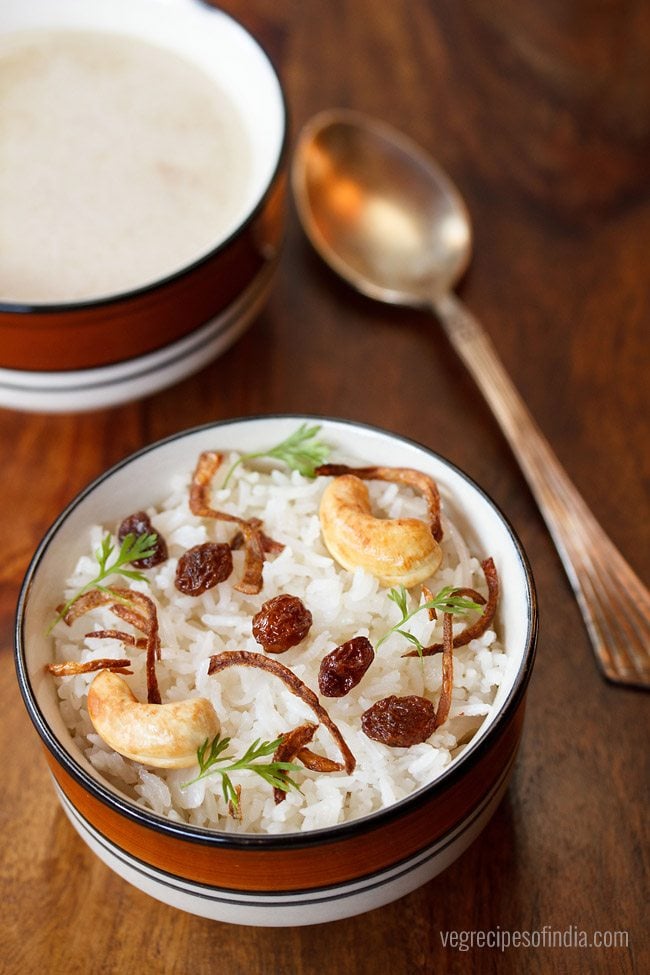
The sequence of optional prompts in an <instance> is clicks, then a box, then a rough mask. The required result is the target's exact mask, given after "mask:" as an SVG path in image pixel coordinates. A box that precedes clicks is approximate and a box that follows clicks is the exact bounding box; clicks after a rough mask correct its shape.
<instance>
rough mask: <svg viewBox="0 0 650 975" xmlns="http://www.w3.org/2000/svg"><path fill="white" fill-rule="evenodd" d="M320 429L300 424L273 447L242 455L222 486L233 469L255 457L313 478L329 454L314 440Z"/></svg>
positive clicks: (325, 446) (324, 447) (318, 441)
mask: <svg viewBox="0 0 650 975" xmlns="http://www.w3.org/2000/svg"><path fill="white" fill-rule="evenodd" d="M320 429H321V428H320V425H318V424H315V425H314V426H308V425H307V424H306V423H301V424H300V426H299V427H298V429H297V430H295V431H294V432H293V433H292V434H291V435H290V436H289V437H287V438H286V440H283V441H282V442H281V443H279V444H277V445H276V446H275V447H270V448H269V449H268V450H259V451H256V452H254V453H251V454H243V455H242V456H241V457H240V458H239V460H237V461H235V463H234V464H233V465H232V467H231V468H230V470H229V471H228V473H227V474H226V477H225V479H224V482H223V485H222V486H223V487H226V485H227V484H228V481H229V480H230V478H231V476H232V473H233V471H234V470H235V468H237V467H239V465H240V464H244V463H246V461H249V460H253V459H255V458H257V457H272V458H274V459H275V460H280V461H282V462H283V463H285V464H286V465H287V467H289V468H291V470H292V471H298V472H299V473H300V474H302V475H303V477H315V476H316V468H317V467H318V466H319V464H322V463H323V461H324V460H326V459H327V456H328V455H329V452H330V448H329V447H328V446H327V444H325V443H323V442H322V441H320V440H316V436H317V434H318V432H319V430H320Z"/></svg>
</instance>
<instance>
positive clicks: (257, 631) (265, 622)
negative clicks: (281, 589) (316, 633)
mask: <svg viewBox="0 0 650 975" xmlns="http://www.w3.org/2000/svg"><path fill="white" fill-rule="evenodd" d="M311 624H312V615H311V613H310V612H309V610H308V609H307V607H306V606H305V605H304V603H303V602H302V600H300V599H299V598H298V597H297V596H290V595H289V594H288V593H282V594H281V595H279V596H274V597H273V599H269V600H267V602H265V603H264V605H263V606H262V608H261V609H260V611H259V613H256V614H255V616H254V617H253V636H254V637H255V639H256V640H257V642H258V643H259V644H260V646H261V647H263V648H264V650H266V652H267V653H284V652H285V650H288V649H289V648H290V647H295V646H296V644H298V643H300V641H301V640H304V639H305V637H306V636H307V634H308V633H309V628H310V627H311Z"/></svg>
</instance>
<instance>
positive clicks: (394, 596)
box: [375, 586, 481, 656]
mask: <svg viewBox="0 0 650 975" xmlns="http://www.w3.org/2000/svg"><path fill="white" fill-rule="evenodd" d="M455 592H456V589H455V587H454V586H445V587H444V588H443V589H441V590H440V592H438V593H437V594H436V595H435V596H434V597H433V598H432V599H428V600H427V601H426V602H424V603H420V605H419V606H416V608H415V609H413V610H411V611H410V612H409V609H408V592H407V590H406V589H405V588H404V586H399V588H397V589H391V590H390V592H389V593H388V598H389V599H391V600H392V601H393V602H394V603H395V605H396V606H397V608H398V609H399V611H400V613H401V614H402V618H401V619H400V620H399V621H398V622H397V623H396V624H395V625H394V626H391V628H390V630H388V631H387V632H386V633H384V635H383V636H382V637H381V638H380V639H379V640H378V641H377V643H376V644H375V649H376V650H378V649H379V647H380V646H381V644H382V643H383V642H384V640H387V639H388V637H389V636H391V635H392V634H393V633H399V634H400V636H403V637H405V638H406V639H407V640H409V642H410V643H412V644H414V646H415V647H416V648H417V651H418V653H419V654H420V656H421V655H422V651H423V650H424V647H423V646H422V644H421V643H420V641H419V640H418V638H417V637H416V636H414V635H413V634H412V633H409V632H408V630H405V629H404V628H403V627H404V624H405V623H408V621H409V620H410V619H412V618H413V617H414V616H415V615H416V613H421V612H422V610H425V609H426V610H429V609H435V610H437V611H438V612H440V613H453V614H454V615H462V614H463V613H469V612H471V611H472V610H480V609H481V607H480V606H479V604H478V603H477V602H474V600H473V599H468V598H467V596H455V595H454V593H455Z"/></svg>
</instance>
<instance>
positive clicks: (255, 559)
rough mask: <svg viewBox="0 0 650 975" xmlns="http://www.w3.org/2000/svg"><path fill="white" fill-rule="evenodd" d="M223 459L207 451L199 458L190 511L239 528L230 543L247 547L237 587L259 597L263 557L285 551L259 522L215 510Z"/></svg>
mask: <svg viewBox="0 0 650 975" xmlns="http://www.w3.org/2000/svg"><path fill="white" fill-rule="evenodd" d="M223 458H224V455H223V454H222V453H218V452H217V451H215V450H204V451H203V452H202V453H201V454H199V459H198V461H197V464H196V467H195V469H194V473H193V475H192V483H191V485H190V501H189V504H190V511H191V512H192V514H193V515H198V517H200V518H214V519H215V520H217V521H228V522H231V523H232V524H235V525H237V526H238V531H237V532H236V533H235V535H234V536H233V539H232V541H231V543H230V546H231V548H233V549H236V548H240V547H241V545H242V543H243V545H244V571H243V574H242V578H241V580H240V581H239V582H238V583H237V584H236V585H235V586H234V588H235V589H236V590H237V591H238V592H243V593H246V594H249V595H256V594H257V593H258V592H260V591H261V589H262V568H263V566H264V555H265V553H267V552H269V553H270V552H281V551H282V549H283V548H284V545H282V544H281V543H280V542H276V541H274V539H272V538H269V537H268V535H265V534H264V532H263V531H262V522H261V521H260V519H259V518H248V519H246V518H240V517H239V516H238V515H231V514H228V513H227V512H225V511H217V509H216V508H213V507H212V503H211V500H212V495H211V490H210V485H211V483H212V479H213V477H214V475H215V474H216V473H217V471H218V470H219V468H220V467H221V464H222V463H223Z"/></svg>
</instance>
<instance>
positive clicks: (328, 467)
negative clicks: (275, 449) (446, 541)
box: [316, 464, 442, 542]
mask: <svg viewBox="0 0 650 975" xmlns="http://www.w3.org/2000/svg"><path fill="white" fill-rule="evenodd" d="M316 474H317V475H319V476H322V477H325V476H330V477H340V476H341V475H342V474H354V475H355V476H356V477H358V478H360V479H361V480H362V481H390V482H391V483H393V484H404V485H406V486H407V487H410V488H413V489H414V490H416V491H419V492H420V493H421V494H422V495H423V496H424V500H425V501H426V503H427V513H428V524H429V527H430V529H431V534H432V535H433V537H434V539H435V540H436V542H439V541H440V540H441V538H442V526H441V524H440V492H439V491H438V485H437V484H436V482H435V481H434V480H433V478H432V477H429V475H428V474H424V473H423V472H422V471H416V470H414V469H413V468H411V467H348V466H347V464H321V465H320V467H317V468H316Z"/></svg>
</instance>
